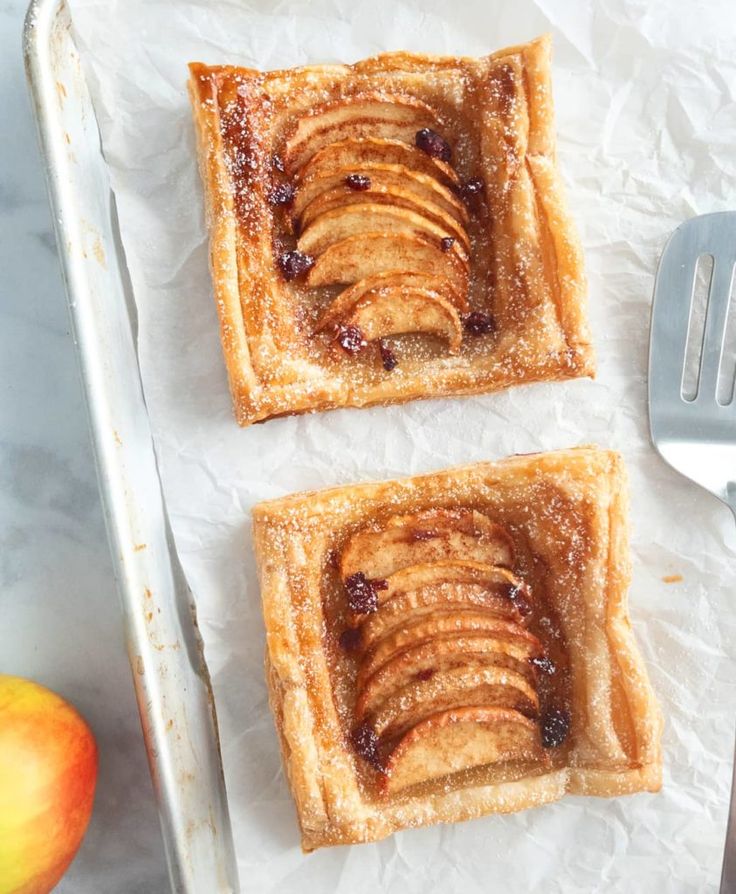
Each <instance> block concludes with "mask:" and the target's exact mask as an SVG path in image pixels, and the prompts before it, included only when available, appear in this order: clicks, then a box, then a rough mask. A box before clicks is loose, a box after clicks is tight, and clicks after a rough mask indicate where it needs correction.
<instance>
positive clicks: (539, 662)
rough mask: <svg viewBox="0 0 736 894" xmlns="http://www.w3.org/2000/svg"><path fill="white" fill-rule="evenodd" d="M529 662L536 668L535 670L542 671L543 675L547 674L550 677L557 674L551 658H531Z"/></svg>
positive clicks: (544, 656) (543, 656)
mask: <svg viewBox="0 0 736 894" xmlns="http://www.w3.org/2000/svg"><path fill="white" fill-rule="evenodd" d="M530 662H531V663H532V664H533V665H534V667H536V668H537V670H540V671H542V673H543V674H548V675H549V676H550V677H551V676H552V674H554V673H556V672H557V666H556V665H555V663H554V661H552V659H551V658H547V656H546V655H542V656H540V657H535V658H531V659H530Z"/></svg>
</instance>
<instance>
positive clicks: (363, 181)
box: [345, 174, 371, 192]
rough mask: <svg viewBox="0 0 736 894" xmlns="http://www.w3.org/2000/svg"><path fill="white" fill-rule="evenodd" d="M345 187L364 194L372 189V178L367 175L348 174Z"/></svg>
mask: <svg viewBox="0 0 736 894" xmlns="http://www.w3.org/2000/svg"><path fill="white" fill-rule="evenodd" d="M345 186H348V187H349V188H350V189H354V190H355V191H356V192H364V191H365V190H366V189H370V188H371V178H370V177H366V175H365V174H348V176H347V177H346V178H345Z"/></svg>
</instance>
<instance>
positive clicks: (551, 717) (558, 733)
mask: <svg viewBox="0 0 736 894" xmlns="http://www.w3.org/2000/svg"><path fill="white" fill-rule="evenodd" d="M569 732H570V714H569V713H568V712H567V711H563V710H562V708H548V709H547V710H546V711H545V712H544V714H542V745H544V747H545V748H557V746H558V745H562V743H563V742H564V741H565V739H566V738H567V736H568V733H569Z"/></svg>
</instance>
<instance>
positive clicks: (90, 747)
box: [0, 674, 97, 894]
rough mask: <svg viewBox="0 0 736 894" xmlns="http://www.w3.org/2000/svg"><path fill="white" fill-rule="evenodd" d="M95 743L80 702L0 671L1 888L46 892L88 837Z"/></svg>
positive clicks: (1, 891)
mask: <svg viewBox="0 0 736 894" xmlns="http://www.w3.org/2000/svg"><path fill="white" fill-rule="evenodd" d="M96 780H97V746H96V745H95V740H94V737H93V736H92V733H91V732H90V729H89V727H88V726H87V724H86V723H85V722H84V720H83V719H82V717H80V715H79V714H78V713H77V712H76V711H75V709H74V708H73V707H72V706H71V705H70V704H68V703H67V702H65V701H64V699H62V698H60V697H59V696H58V695H55V694H54V693H53V692H50V691H49V690H48V689H45V688H44V687H43V686H38V685H37V684H36V683H31V682H30V681H29V680H22V679H20V678H19V677H8V676H4V675H2V674H0V894H48V892H49V891H50V890H51V889H52V888H53V887H54V885H55V884H56V883H57V882H58V881H59V879H60V878H61V877H62V875H63V874H64V872H66V869H67V867H68V866H69V864H70V863H71V861H72V859H73V858H74V855H75V854H76V852H77V849H78V848H79V845H80V844H81V842H82V838H83V837H84V833H85V830H86V829H87V824H88V823H89V818H90V814H91V813H92V802H93V800H94V793H95V782H96Z"/></svg>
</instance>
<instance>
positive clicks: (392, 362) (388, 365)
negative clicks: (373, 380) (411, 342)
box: [378, 342, 399, 372]
mask: <svg viewBox="0 0 736 894" xmlns="http://www.w3.org/2000/svg"><path fill="white" fill-rule="evenodd" d="M378 347H379V350H380V352H381V363H383V368H384V369H385V370H386V372H391V370H392V369H396V367H397V366H398V363H399V361H398V360H397V359H396V354H394V352H393V351H392V350H391V348H389V346H388V345H385V344H384V343H383V342H381V343H380V345H379V346H378Z"/></svg>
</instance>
